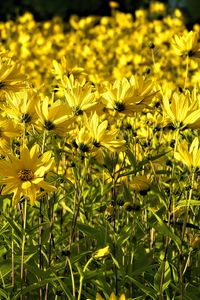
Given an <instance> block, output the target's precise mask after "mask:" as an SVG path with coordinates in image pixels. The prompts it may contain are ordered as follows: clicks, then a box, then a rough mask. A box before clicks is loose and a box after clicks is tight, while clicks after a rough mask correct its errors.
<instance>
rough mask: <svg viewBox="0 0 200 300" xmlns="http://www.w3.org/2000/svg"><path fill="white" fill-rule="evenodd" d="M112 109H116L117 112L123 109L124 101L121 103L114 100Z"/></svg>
mask: <svg viewBox="0 0 200 300" xmlns="http://www.w3.org/2000/svg"><path fill="white" fill-rule="evenodd" d="M114 109H115V110H117V111H118V112H121V111H124V110H125V105H124V103H121V102H115V107H114Z"/></svg>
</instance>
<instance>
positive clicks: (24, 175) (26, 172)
mask: <svg viewBox="0 0 200 300" xmlns="http://www.w3.org/2000/svg"><path fill="white" fill-rule="evenodd" d="M17 175H18V177H19V179H20V180H21V181H29V180H31V179H33V177H34V174H33V171H32V170H30V169H23V170H20V171H19V172H18V174H17Z"/></svg>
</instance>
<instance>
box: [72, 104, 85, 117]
mask: <svg viewBox="0 0 200 300" xmlns="http://www.w3.org/2000/svg"><path fill="white" fill-rule="evenodd" d="M73 113H74V115H75V116H81V115H82V114H83V111H82V109H80V107H78V106H76V107H74V108H73Z"/></svg>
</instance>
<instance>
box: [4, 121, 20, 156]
mask: <svg viewBox="0 0 200 300" xmlns="http://www.w3.org/2000/svg"><path fill="white" fill-rule="evenodd" d="M19 135H20V131H19V128H18V127H17V126H16V125H15V124H14V123H13V121H12V120H9V119H6V118H3V117H0V154H3V155H4V154H7V153H8V152H9V151H10V141H11V138H14V137H18V136H19Z"/></svg>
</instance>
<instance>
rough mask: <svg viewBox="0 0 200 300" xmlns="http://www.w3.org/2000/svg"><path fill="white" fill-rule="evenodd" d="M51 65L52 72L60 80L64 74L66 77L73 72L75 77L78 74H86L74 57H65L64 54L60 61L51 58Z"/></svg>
mask: <svg viewBox="0 0 200 300" xmlns="http://www.w3.org/2000/svg"><path fill="white" fill-rule="evenodd" d="M53 67H54V69H53V74H54V75H55V76H56V78H57V79H60V80H61V81H62V80H63V79H64V77H65V76H67V77H68V76H70V75H71V74H73V75H74V77H76V78H77V77H79V75H86V73H85V71H84V68H82V67H79V66H78V64H77V63H76V61H75V59H72V58H69V57H68V58H66V57H65V56H63V57H62V58H61V63H58V62H57V61H56V60H53Z"/></svg>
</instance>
